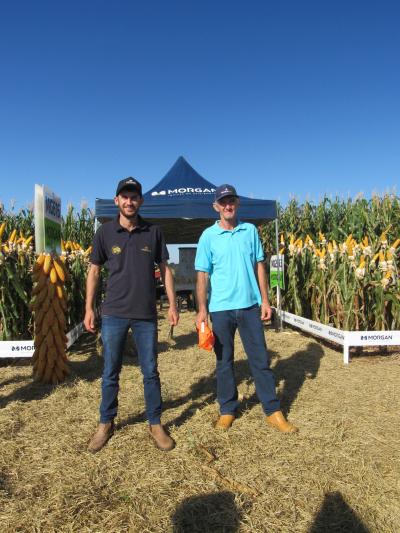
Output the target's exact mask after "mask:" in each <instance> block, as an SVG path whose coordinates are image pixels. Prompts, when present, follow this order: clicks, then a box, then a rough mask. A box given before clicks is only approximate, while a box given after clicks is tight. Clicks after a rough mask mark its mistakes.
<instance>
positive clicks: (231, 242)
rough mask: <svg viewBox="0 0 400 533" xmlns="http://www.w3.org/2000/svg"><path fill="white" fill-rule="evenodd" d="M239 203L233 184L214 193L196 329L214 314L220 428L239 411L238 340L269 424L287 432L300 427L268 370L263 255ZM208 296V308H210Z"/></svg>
mask: <svg viewBox="0 0 400 533" xmlns="http://www.w3.org/2000/svg"><path fill="white" fill-rule="evenodd" d="M239 205H240V201H239V197H238V195H237V193H236V190H235V188H234V187H232V185H227V184H225V185H221V186H220V187H218V188H217V189H216V191H215V202H214V204H213V207H214V209H215V210H216V211H217V212H218V213H219V216H220V219H219V220H218V221H217V222H216V223H215V224H214V225H213V226H211V227H209V228H207V229H206V230H205V231H204V232H203V233H202V235H201V237H200V240H199V244H198V247H197V253H196V260H195V269H196V271H197V300H198V306H199V312H198V314H197V318H196V324H197V327H198V328H200V326H201V323H202V322H204V323H206V324H207V322H208V311H209V312H210V315H211V321H212V326H213V332H214V336H215V346H214V349H215V354H216V357H217V399H218V403H219V406H220V417H219V419H218V421H217V423H216V425H215V427H217V428H221V429H228V428H229V427H230V426H231V425H232V423H233V421H234V420H235V415H236V411H237V407H238V392H237V388H236V382H235V374H234V337H235V332H236V329H238V330H239V334H240V337H241V339H242V343H243V346H244V349H245V351H246V355H247V358H248V360H249V364H250V369H251V373H252V375H253V378H254V382H255V386H256V392H257V395H258V398H259V399H260V401H261V404H262V406H263V409H264V412H265V414H266V415H267V416H266V421H267V423H268V424H269V425H270V426H273V427H275V428H277V429H278V430H280V431H282V432H283V433H294V432H295V431H297V428H296V427H295V426H293V424H291V423H290V422H288V421H287V420H286V419H285V417H284V416H283V414H282V412H281V410H280V404H279V400H278V398H277V396H276V392H275V379H274V376H273V373H272V371H271V370H270V368H269V357H268V352H267V347H266V344H265V337H264V329H263V325H262V321H263V320H270V319H271V316H272V309H271V307H270V305H269V301H268V292H267V291H268V288H267V276H266V273H265V268H264V263H263V261H264V252H263V249H262V245H261V242H260V238H259V236H258V232H257V229H256V227H255V226H254V225H253V224H249V223H246V222H241V221H240V220H239V219H238V218H237V211H238V209H239ZM207 296H208V310H207Z"/></svg>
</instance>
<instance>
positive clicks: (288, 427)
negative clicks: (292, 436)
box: [266, 411, 299, 433]
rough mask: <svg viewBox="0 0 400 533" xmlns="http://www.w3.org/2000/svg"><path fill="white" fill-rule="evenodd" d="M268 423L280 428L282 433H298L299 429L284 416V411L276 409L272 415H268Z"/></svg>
mask: <svg viewBox="0 0 400 533" xmlns="http://www.w3.org/2000/svg"><path fill="white" fill-rule="evenodd" d="M266 420H267V424H268V425H269V426H272V427H273V428H276V429H278V430H279V431H281V432H282V433H296V432H297V431H299V429H298V428H297V427H296V426H294V425H293V424H291V423H290V422H288V421H287V420H286V418H285V417H284V416H283V414H282V411H275V413H272V415H270V416H267V419H266Z"/></svg>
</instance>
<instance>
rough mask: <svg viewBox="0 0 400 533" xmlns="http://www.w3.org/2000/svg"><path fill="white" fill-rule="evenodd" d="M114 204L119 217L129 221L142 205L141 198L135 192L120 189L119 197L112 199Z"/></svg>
mask: <svg viewBox="0 0 400 533" xmlns="http://www.w3.org/2000/svg"><path fill="white" fill-rule="evenodd" d="M114 202H115V205H117V206H118V208H119V212H120V213H121V215H123V216H124V217H126V218H128V219H129V218H135V217H136V215H137V214H138V212H139V207H140V206H141V205H142V203H143V198H142V197H141V196H140V194H139V193H137V192H136V191H129V190H127V189H122V191H121V192H120V193H119V195H118V196H116V197H115V198H114Z"/></svg>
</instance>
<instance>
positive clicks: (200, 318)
mask: <svg viewBox="0 0 400 533" xmlns="http://www.w3.org/2000/svg"><path fill="white" fill-rule="evenodd" d="M202 322H204V325H205V326H207V325H208V313H207V310H205V309H204V310H202V311H199V312H198V313H197V316H196V327H197V329H200V327H201V323H202Z"/></svg>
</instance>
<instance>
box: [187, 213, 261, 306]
mask: <svg viewBox="0 0 400 533" xmlns="http://www.w3.org/2000/svg"><path fill="white" fill-rule="evenodd" d="M263 260H264V252H263V249H262V246H261V241H260V237H259V236H258V232H257V229H256V227H255V226H254V224H249V223H247V222H240V221H239V223H238V225H237V226H236V227H235V229H233V230H226V229H224V228H221V226H220V225H219V221H217V222H216V223H215V224H214V225H213V226H211V227H209V228H207V229H206V230H205V231H203V233H202V235H201V237H200V240H199V244H198V246H197V253H196V259H195V269H196V270H197V271H200V272H208V274H209V277H210V286H209V289H210V293H209V311H210V312H211V313H212V312H215V311H229V310H231V309H244V308H246V307H250V306H252V305H255V304H259V305H260V304H261V294H260V289H259V287H258V283H257V278H256V274H255V270H254V269H255V267H256V263H258V262H259V261H263Z"/></svg>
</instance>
